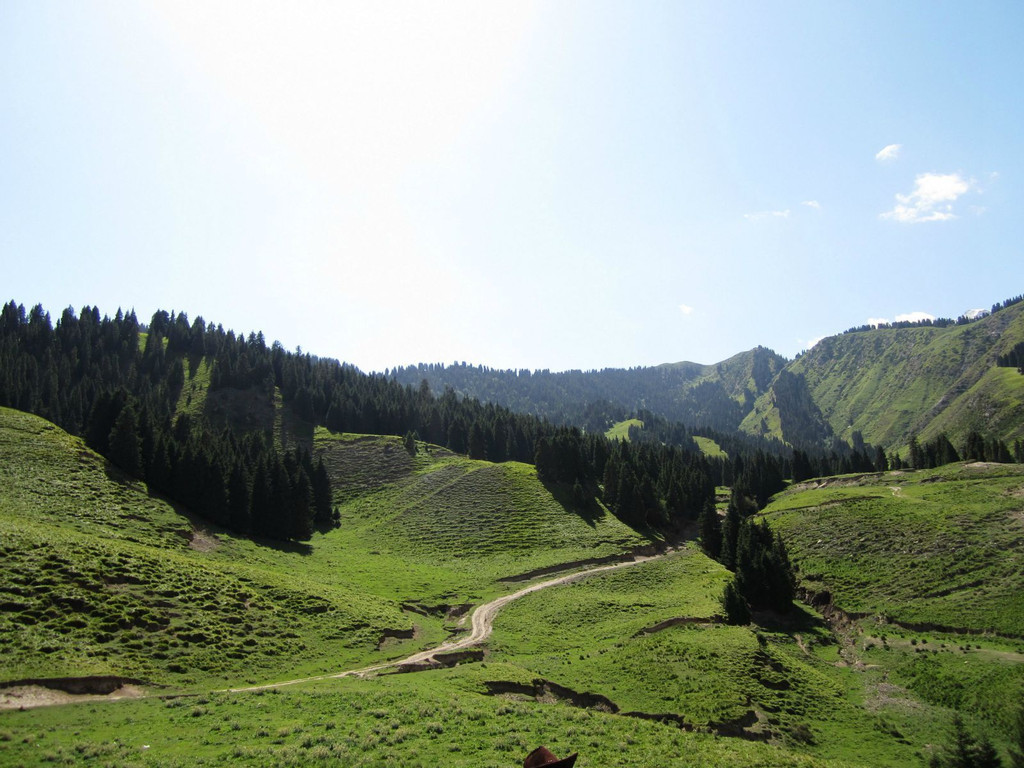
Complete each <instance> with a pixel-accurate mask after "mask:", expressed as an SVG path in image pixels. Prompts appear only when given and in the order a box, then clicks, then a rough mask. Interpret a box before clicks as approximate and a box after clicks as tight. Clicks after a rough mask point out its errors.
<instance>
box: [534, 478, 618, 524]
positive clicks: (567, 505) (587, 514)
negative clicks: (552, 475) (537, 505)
mask: <svg viewBox="0 0 1024 768" xmlns="http://www.w3.org/2000/svg"><path fill="white" fill-rule="evenodd" d="M541 485H543V486H544V489H545V490H546V491H547V492H548V493H550V494H551V497H552V498H553V499H554V500H555V501H557V502H558V503H559V505H560V506H561V507H562V509H564V510H565V511H566V512H568V513H569V514H571V515H576V516H577V517H579V518H580V519H581V520H582V521H583V522H585V523H586V524H587V525H589V526H590V527H591V528H596V527H597V521H598V520H600V519H601V518H602V517H603V516H604V515H606V514H609V513H608V512H607V511H606V510H605V509H603V508H602V507H601V505H600V504H598V503H597V499H596V498H594V497H593V496H592V495H587V496H586V500H585V501H584V503H583V504H582V505H580V504H578V503H577V500H574V499H573V493H572V486H571V485H569V484H568V483H555V482H551V481H549V480H541Z"/></svg>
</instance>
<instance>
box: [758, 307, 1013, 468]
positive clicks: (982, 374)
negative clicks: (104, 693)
mask: <svg viewBox="0 0 1024 768" xmlns="http://www.w3.org/2000/svg"><path fill="white" fill-rule="evenodd" d="M1022 341H1024V303H1016V304H1012V305H1010V306H1007V307H1005V308H1000V309H999V311H996V312H993V313H991V314H989V315H987V316H984V317H982V318H980V319H978V320H976V321H973V322H969V323H962V324H953V325H948V326H945V327H940V326H922V327H910V328H873V329H868V330H857V331H853V332H847V333H844V334H840V335H838V336H831V337H829V338H826V339H823V340H822V341H820V342H818V344H816V345H815V346H814V347H813V348H812V349H810V350H809V351H807V352H806V353H804V354H803V355H801V356H800V357H798V358H797V359H796V360H794V361H793V362H791V363H790V364H788V365H787V366H786V367H785V369H784V373H783V374H782V375H780V376H779V377H777V378H776V380H775V381H774V382H772V384H771V386H770V387H769V388H768V391H767V392H765V393H764V394H763V395H762V396H761V397H760V399H759V400H758V402H757V403H755V406H754V409H753V411H752V414H751V415H749V416H748V417H747V418H746V420H745V421H744V423H743V428H744V429H745V430H747V431H749V432H751V433H754V434H769V435H774V436H776V437H780V438H783V439H785V440H787V441H788V442H801V441H803V442H808V441H815V440H820V439H821V438H822V437H828V436H829V435H830V434H835V435H838V436H839V437H841V438H842V439H844V440H847V441H849V440H851V438H852V437H853V433H854V432H860V433H861V435H862V436H863V439H864V440H865V441H866V442H868V443H872V444H874V445H881V446H885V447H886V448H890V449H892V448H899V447H902V446H905V445H906V444H907V443H908V442H909V440H910V438H911V436H912V435H917V436H918V438H919V439H920V440H927V439H931V438H933V437H935V436H936V435H937V434H939V433H940V432H945V433H946V435H947V436H948V437H949V439H950V440H952V441H953V442H954V443H955V444H956V445H958V446H960V445H962V444H963V443H964V442H965V441H966V437H967V434H968V433H969V432H971V431H977V432H979V433H981V434H982V435H985V436H986V437H990V438H996V439H1000V440H1004V441H1007V442H1012V441H1014V440H1017V439H1021V438H1024V412H1022V410H1021V409H1022V405H1024V376H1022V375H1020V374H1019V373H1018V372H1017V369H1016V368H1015V367H1002V366H999V365H998V364H997V363H998V358H999V357H1000V356H1003V355H1007V354H1009V353H1010V352H1011V351H1012V350H1013V348H1014V347H1015V346H1016V345H1018V344H1020V343H1021V342H1022Z"/></svg>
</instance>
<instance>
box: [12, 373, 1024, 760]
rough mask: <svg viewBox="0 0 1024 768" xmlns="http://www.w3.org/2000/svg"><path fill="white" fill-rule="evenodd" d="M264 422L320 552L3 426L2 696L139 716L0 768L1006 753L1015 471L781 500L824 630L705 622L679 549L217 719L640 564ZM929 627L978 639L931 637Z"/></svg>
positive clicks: (520, 481)
mask: <svg viewBox="0 0 1024 768" xmlns="http://www.w3.org/2000/svg"><path fill="white" fill-rule="evenodd" d="M197 375H202V372H201V370H197ZM205 407H209V403H208V404H207V406H205ZM273 422H274V423H275V424H276V426H275V430H276V432H277V434H279V437H281V438H282V439H296V440H304V441H307V442H308V444H309V445H310V446H311V447H312V448H313V450H314V451H315V452H316V453H317V454H318V455H320V456H323V458H324V460H325V463H326V464H327V465H328V466H329V468H330V471H331V474H332V477H333V478H334V483H335V484H334V488H335V503H336V506H337V508H338V512H339V516H340V527H338V528H336V529H332V530H329V531H321V532H318V533H316V534H314V537H313V539H312V540H311V541H310V542H308V543H302V544H286V545H285V544H280V543H278V544H273V543H271V542H265V541H262V542H261V541H251V540H248V539H245V538H240V537H236V536H232V535H230V534H228V533H227V532H225V531H222V530H218V529H216V528H213V527H210V526H207V525H204V524H200V523H199V522H197V521H196V520H194V519H193V518H191V517H189V516H188V515H187V514H185V512H184V511H183V510H181V509H176V508H175V507H174V506H172V505H170V504H168V503H167V502H166V501H164V500H163V499H161V498H160V497H157V496H153V495H150V494H149V492H148V490H147V489H146V487H145V486H144V485H142V484H141V483H138V482H136V481H132V480H129V479H127V478H125V477H124V476H123V475H121V474H120V473H119V472H118V471H117V470H116V469H114V468H112V467H111V466H110V465H109V464H107V463H106V462H105V461H104V460H103V459H102V458H101V457H99V456H97V455H96V454H94V453H93V452H92V451H90V450H89V449H88V448H86V447H85V446H84V445H83V444H82V442H81V441H80V440H79V439H78V438H75V437H72V436H69V435H67V434H65V433H63V432H62V431H61V430H59V429H57V428H55V427H53V425H51V424H49V423H47V422H45V421H43V420H41V419H38V418H36V417H32V416H28V415H26V414H23V413H20V412H17V411H10V410H0V455H2V456H3V459H4V460H3V461H2V462H0V499H2V502H0V547H2V549H3V557H4V563H5V568H4V569H3V571H2V573H0V603H2V606H3V611H2V613H0V650H2V654H3V655H2V656H0V658H2V662H0V669H2V673H0V674H2V677H0V682H6V683H10V682H12V681H18V680H26V679H33V678H54V677H63V676H68V677H81V676H84V675H110V676H117V677H119V678H124V679H127V680H129V681H131V683H132V686H134V688H133V689H132V690H133V691H134V693H136V694H138V695H141V697H140V698H126V699H123V700H120V701H109V700H106V699H103V698H99V697H96V698H84V699H82V700H80V701H79V702H78V703H75V704H67V705H61V706H51V707H42V708H38V709H26V710H25V711H19V710H18V709H13V710H12V709H8V710H5V711H0V764H4V765H22V764H23V765H49V764H58V765H75V764H82V763H92V764H99V765H218V764H223V763H231V764H239V765H320V764H323V765H327V764H337V763H339V762H341V763H345V764H351V765H357V766H377V765H389V764H390V765H394V764H402V765H407V766H417V765H437V764H445V765H452V766H494V767H497V766H508V765H518V764H521V761H522V758H523V756H524V755H525V754H526V753H527V752H529V751H530V750H531V749H532V748H533V747H535V746H537V745H538V744H541V743H544V744H547V745H548V746H549V747H551V748H552V749H553V750H555V751H556V752H557V753H560V754H561V753H569V752H574V751H578V752H580V760H579V762H578V763H577V765H578V766H580V768H586V767H587V766H596V765H608V764H614V765H623V766H654V765H658V766H676V765H678V766H684V765H685V766H726V765H729V766H794V765H805V766H904V765H915V764H924V763H925V762H926V760H927V757H928V755H929V754H931V752H932V751H933V749H934V748H935V745H936V744H939V743H942V742H943V741H944V740H945V739H946V738H947V734H948V731H949V724H950V721H951V718H952V714H953V713H954V712H955V711H960V712H963V713H966V714H967V718H968V722H969V725H970V727H971V728H972V729H973V730H974V731H975V732H979V733H986V734H988V735H990V736H991V737H992V738H993V739H994V740H995V741H996V742H997V743H998V744H1000V745H1005V744H1006V741H1007V738H1008V734H1009V728H1010V725H1009V719H1010V717H1011V715H1012V711H1011V710H1012V708H1011V707H1010V705H1009V704H1008V702H1012V701H1017V700H1019V699H1020V696H1021V692H1022V687H1021V683H1022V678H1021V674H1020V670H1021V669H1024V665H1021V663H1020V662H1021V661H1022V659H1024V656H1022V653H1024V643H1022V642H1021V641H1020V638H1019V636H1018V635H1015V633H1016V632H1017V627H1018V626H1019V615H1018V613H1016V612H1015V611H1018V610H1019V608H1020V605H1019V601H1017V602H1015V601H1014V600H1013V595H1012V590H1013V589H1017V588H1018V587H1019V585H1018V582H1017V581H1014V579H1018V580H1019V578H1020V568H1019V561H1018V560H1017V559H1014V558H1017V557H1019V551H1020V547H1019V534H1018V531H1019V524H1018V520H1017V517H1015V516H1014V514H1015V511H1014V510H1019V508H1020V496H1019V493H1020V489H1021V487H1022V484H1024V470H1022V469H1021V468H1019V467H1018V468H1006V467H1003V468H994V467H977V466H962V465H961V466H953V467H947V468H944V469H943V470H942V471H941V472H940V471H934V472H931V473H915V474H904V475H901V476H897V477H896V479H894V478H893V477H889V476H878V477H868V478H859V479H850V478H847V479H838V480H834V481H829V482H828V483H825V482H822V483H814V484H805V485H803V486H802V487H797V488H794V489H792V490H791V491H788V492H785V493H783V494H781V495H780V496H779V497H777V498H776V500H775V501H774V503H773V504H772V506H770V507H769V509H768V510H767V512H766V516H767V519H768V520H769V521H770V522H771V524H772V525H775V526H777V527H778V528H779V530H781V531H783V532H784V533H785V535H786V538H787V541H788V542H790V548H791V553H792V555H793V559H794V561H795V562H796V563H797V565H798V567H799V572H798V573H799V579H800V583H801V585H802V586H803V587H804V588H805V589H807V590H808V591H809V592H815V593H816V594H820V593H821V592H822V591H823V590H828V591H829V594H830V595H831V605H832V606H833V607H836V608H839V609H842V611H846V612H848V614H846V615H847V616H848V618H849V617H852V618H849V621H850V623H848V624H846V625H839V624H836V623H834V622H833V623H832V624H829V623H827V622H826V621H825V618H826V617H823V615H822V614H820V613H818V612H817V611H815V610H813V609H811V608H808V607H805V606H798V607H797V608H796V610H795V612H794V613H793V614H791V615H789V616H786V617H780V616H771V615H763V616H757V617H755V618H756V623H755V624H752V625H750V626H745V627H734V626H728V625H726V624H724V623H723V620H722V616H721V609H720V604H719V596H720V595H721V592H722V589H723V586H724V584H725V582H726V581H727V580H728V579H729V578H730V575H729V573H728V572H727V571H726V570H725V569H724V568H723V567H722V566H721V565H720V564H718V563H717V562H714V561H712V560H710V559H709V558H707V557H706V556H705V555H704V554H703V553H702V551H701V550H700V549H699V546H697V545H696V544H694V543H689V544H685V545H683V546H681V547H680V548H679V549H678V550H677V551H673V552H670V553H668V554H667V555H666V556H664V557H662V558H659V559H654V560H650V561H646V562H641V563H637V564H635V565H632V566H630V567H629V568H626V569H622V570H617V571H609V572H605V573H601V574H598V575H593V576H591V577H589V578H587V579H584V580H581V581H578V582H574V583H572V584H571V585H564V586H559V587H553V588H550V589H547V590H545V591H542V592H536V593H533V594H530V595H527V596H525V597H523V598H522V599H520V600H518V601H516V602H513V603H511V604H509V605H508V606H506V607H505V608H504V609H503V611H502V612H501V613H500V614H499V615H498V617H497V619H496V622H495V627H494V633H493V635H492V636H491V638H490V639H489V640H488V642H487V643H486V645H485V649H484V650H485V654H486V655H485V656H484V657H483V658H482V660H478V661H471V660H467V662H466V663H462V664H459V665H457V666H454V667H451V668H446V669H437V670H431V671H424V672H416V673H411V674H400V673H397V672H396V670H394V669H393V668H391V669H387V670H383V671H382V672H380V673H379V674H375V675H368V676H365V677H344V678H325V679H319V680H315V681H311V682H306V683H300V684H296V685H288V686H285V687H281V688H268V689H265V690H249V691H235V692H230V691H229V690H228V689H232V688H241V687H246V686H255V685H263V684H268V683H278V682H284V681H290V680H295V679H296V678H306V677H313V676H326V675H333V674H336V673H339V672H344V671H346V670H354V669H361V668H364V667H367V666H370V665H374V664H380V663H382V662H387V661H389V660H395V659H399V658H403V657H405V656H407V655H409V654H411V653H413V652H415V651H418V650H421V649H424V648H430V647H433V646H436V645H438V644H440V643H441V641H442V640H444V639H446V638H448V637H450V636H452V635H457V634H458V633H459V632H461V631H464V629H465V619H466V616H467V612H468V610H469V608H470V607H471V606H473V605H478V604H480V603H482V602H484V601H486V600H489V599H491V598H493V597H496V596H499V595H503V594H508V593H511V592H513V591H515V590H517V589H519V588H521V587H522V586H523V585H524V584H529V583H530V580H531V578H533V577H534V576H536V577H537V578H538V579H540V578H545V576H542V574H549V573H552V572H559V571H562V570H572V569H574V568H575V569H579V568H584V567H586V566H587V564H589V563H594V562H601V561H605V560H607V559H608V558H609V557H612V556H616V555H620V556H621V555H627V554H628V553H629V552H631V551H634V550H636V549H638V548H644V547H647V548H650V547H663V546H664V544H665V542H659V541H652V540H650V539H649V538H647V537H645V536H644V535H643V534H642V533H640V532H637V531H634V530H632V529H630V528H628V527H626V526H624V525H622V524H621V523H620V522H619V521H618V520H616V519H615V518H614V517H613V516H611V515H610V514H608V513H607V512H606V511H605V510H604V509H603V508H601V507H600V505H598V504H596V503H595V504H594V505H591V506H588V508H587V509H576V508H574V507H573V506H572V503H571V501H569V498H570V495H569V494H567V493H565V492H564V489H559V488H558V487H547V486H545V485H544V484H542V483H540V482H539V480H538V479H537V477H536V472H535V470H534V469H533V468H532V467H530V466H528V465H524V464H517V463H514V462H509V463H506V464H491V463H488V462H481V461H470V460H468V459H466V458H464V457H460V456H456V455H454V454H452V453H450V452H448V451H446V450H444V449H442V448H439V447H437V446H429V445H425V444H422V443H420V444H417V445H416V450H415V451H410V450H407V446H406V445H405V444H404V443H403V441H402V440H401V439H400V438H393V437H380V436H368V435H339V434H334V433H330V432H328V431H326V430H322V429H317V430H313V429H312V428H307V427H304V426H303V425H302V424H300V423H297V422H291V423H289V422H287V421H286V420H285V419H284V418H278V417H274V419H273ZM897 481H898V482H897ZM819 486H820V487H819ZM894 488H898V489H899V491H898V492H897V491H894V490H893V489H894ZM840 513H842V514H840ZM880 521H881V522H882V523H885V524H884V525H881V527H879V523H880ZM879 530H883V531H888V533H886V534H885V535H884V536H883V535H881V534H880V533H879ZM1015 536H1017V537H1018V538H1014V537H1015ZM826 542H827V546H826ZM943 546H945V547H950V548H952V552H954V553H955V554H956V555H957V556H958V558H957V560H956V564H958V565H959V568H960V569H959V570H957V568H955V567H954V561H953V559H947V560H943V559H941V557H937V553H939V554H940V555H941V552H940V550H938V549H936V548H940V549H941V547H943ZM904 549H905V550H907V552H906V553H905V555H904V554H903V553H902V550H904ZM861 550H863V552H864V555H863V558H864V559H857V557H855V555H857V553H858V552H859V551H861ZM942 551H944V550H942ZM950 558H952V555H950ZM933 560H934V562H933ZM886 561H893V562H894V563H895V564H890V566H889V567H891V568H896V569H897V570H896V571H892V572H889V574H888V577H875V576H874V572H875V569H876V568H880V567H882V565H881V564H882V563H885V562H886ZM912 561H916V564H912ZM904 576H906V578H905V579H903V578H902V577H904ZM894 577H899V578H900V579H901V584H900V585H899V586H898V588H899V589H902V590H904V592H901V593H898V594H897V593H893V590H895V589H897V586H895V585H893V584H892V583H891V581H892V579H893V578H894ZM944 579H945V581H944ZM989 579H992V580H993V582H992V587H991V588H988V587H986V588H984V589H974V588H973V587H971V586H970V585H971V584H972V583H973V582H975V581H979V580H982V581H984V583H985V584H986V585H987V584H988V580H989ZM996 579H999V580H1003V581H1006V583H1007V586H1006V590H1001V589H1000V588H999V586H998V584H999V582H998V581H996ZM946 583H949V584H950V585H951V586H953V587H960V585H963V586H962V587H961V588H954V589H952V590H950V591H949V592H948V593H946V594H937V593H938V592H943V591H944V589H942V588H939V589H937V588H936V586H935V585H937V584H939V585H941V584H946ZM969 594H974V595H976V598H975V601H974V605H973V607H972V608H971V610H967V608H966V606H968V601H966V600H965V601H962V602H957V598H958V596H959V597H964V596H966V595H969ZM826 613H827V611H826ZM858 617H859V618H858ZM880 617H884V621H881V623H880ZM953 618H956V619H958V623H957V624H956V627H957V628H959V629H960V630H966V629H969V630H970V631H971V632H972V633H974V634H970V635H966V634H958V633H952V634H950V633H948V632H947V633H943V632H940V631H938V630H936V629H934V625H936V624H938V623H941V621H952V619H953ZM925 620H927V621H929V622H931V624H930V625H929V626H930V627H931V628H929V629H927V630H924V629H920V628H917V629H915V628H913V627H912V626H911V625H914V626H917V625H915V624H914V623H915V622H917V621H925ZM997 633H998V634H997ZM13 690H15V689H12V688H10V687H6V688H5V687H0V696H2V695H3V694H5V693H6V694H8V695H10V694H11V692H12V691H13Z"/></svg>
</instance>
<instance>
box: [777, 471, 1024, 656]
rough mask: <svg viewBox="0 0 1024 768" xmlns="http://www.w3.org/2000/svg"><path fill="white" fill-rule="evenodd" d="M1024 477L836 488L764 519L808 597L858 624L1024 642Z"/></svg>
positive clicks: (790, 498)
mask: <svg viewBox="0 0 1024 768" xmlns="http://www.w3.org/2000/svg"><path fill="white" fill-rule="evenodd" d="M1022 509H1024V467H1021V466H1018V465H993V466H977V465H970V464H968V465H964V464H956V465H949V466H947V467H943V468H940V469H937V470H930V471H927V472H912V473H887V474H885V475H882V476H868V477H866V478H861V479H856V478H854V479H849V480H847V481H842V480H838V481H833V482H832V483H831V484H829V485H828V486H827V487H823V488H819V489H806V487H805V488H804V489H799V488H798V489H796V490H793V491H789V492H787V493H784V494H782V495H781V496H780V497H777V498H776V500H775V501H774V502H773V503H772V504H771V505H770V506H769V507H768V508H767V509H766V514H767V515H768V518H769V520H770V521H771V522H772V525H773V526H775V527H776V528H778V530H779V531H780V532H781V533H782V534H783V536H784V537H785V539H786V541H787V543H788V544H789V546H790V548H791V552H792V555H793V559H794V561H795V563H796V565H797V567H798V568H799V571H800V580H801V583H802V584H803V585H804V586H805V587H807V588H808V589H811V590H813V591H821V590H823V589H827V590H828V591H829V592H830V594H831V595H832V598H833V600H834V601H835V602H836V604H837V605H839V606H841V607H842V608H843V609H844V610H846V611H847V612H851V613H868V614H872V615H880V616H885V617H887V618H888V619H889V620H891V621H894V622H901V623H908V624H929V625H936V626H939V627H946V628H951V629H954V630H961V631H964V632H989V633H994V634H998V635H1004V636H1009V637H1014V638H1022V639H1024V602H1022V601H1021V599H1020V594H1021V592H1022V590H1024V550H1022V544H1024V517H1022V512H1021V511H1022Z"/></svg>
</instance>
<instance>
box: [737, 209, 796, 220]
mask: <svg viewBox="0 0 1024 768" xmlns="http://www.w3.org/2000/svg"><path fill="white" fill-rule="evenodd" d="M789 213H790V211H789V209H788V208H787V209H786V210H784V211H758V212H756V213H744V214H743V218H744V219H746V220H747V221H764V220H765V219H788V218H789Z"/></svg>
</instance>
